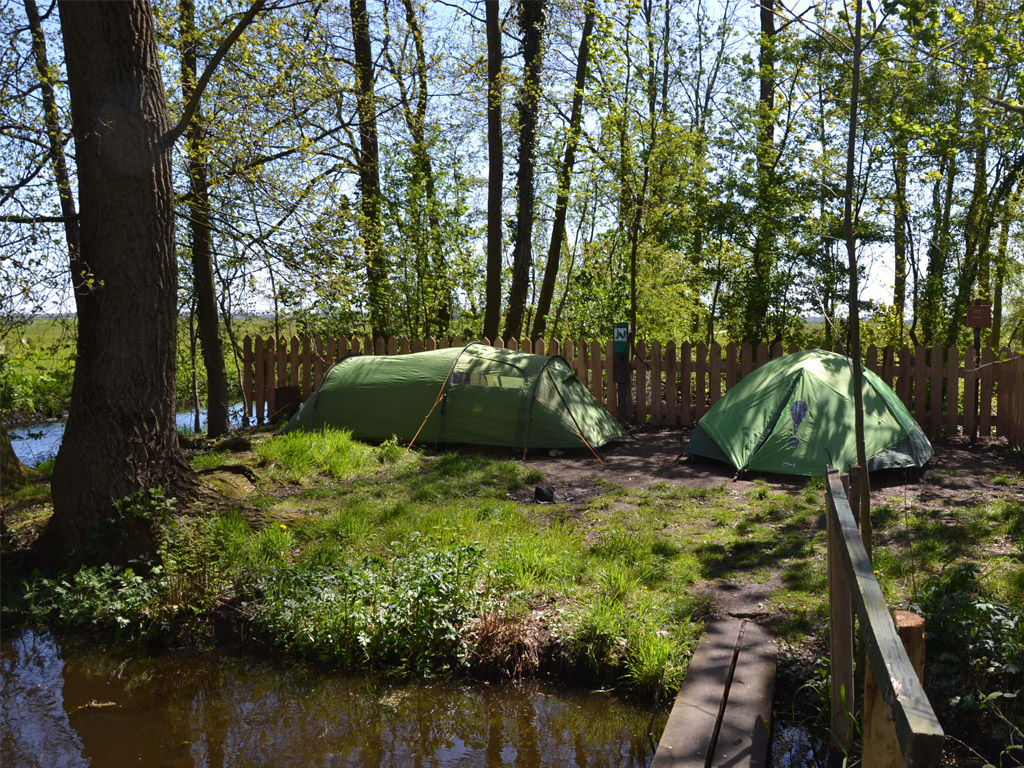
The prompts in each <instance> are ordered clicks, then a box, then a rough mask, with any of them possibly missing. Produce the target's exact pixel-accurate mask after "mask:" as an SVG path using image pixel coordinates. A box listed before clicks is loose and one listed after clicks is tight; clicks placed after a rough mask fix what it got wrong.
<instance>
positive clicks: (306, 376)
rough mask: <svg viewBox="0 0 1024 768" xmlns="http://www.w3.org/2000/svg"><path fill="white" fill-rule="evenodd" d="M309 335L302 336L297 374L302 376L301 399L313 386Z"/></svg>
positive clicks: (305, 396) (307, 395)
mask: <svg viewBox="0 0 1024 768" xmlns="http://www.w3.org/2000/svg"><path fill="white" fill-rule="evenodd" d="M309 347H310V343H309V336H303V337H302V370H301V371H299V374H300V375H301V376H302V399H303V400H305V399H306V398H307V397H309V393H310V392H311V391H312V388H313V364H312V363H313V360H312V354H311V352H310V349H309Z"/></svg>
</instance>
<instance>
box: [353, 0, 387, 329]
mask: <svg viewBox="0 0 1024 768" xmlns="http://www.w3.org/2000/svg"><path fill="white" fill-rule="evenodd" d="M349 8H350V9H351V14H352V45H353V49H354V54H355V69H356V72H355V74H356V104H357V110H358V113H359V210H360V218H361V220H362V221H361V224H362V234H363V250H364V251H365V254H366V255H365V258H366V288H367V300H368V303H369V311H370V326H371V329H372V333H373V336H374V338H380V337H384V336H387V334H388V332H389V330H390V325H391V323H390V318H389V315H390V312H389V309H388V295H387V284H386V283H387V269H386V267H385V259H384V243H383V239H384V233H383V225H382V223H381V211H380V208H381V196H380V148H379V145H378V142H377V104H376V99H375V97H374V92H373V51H372V49H371V47H370V20H369V17H368V16H367V13H366V0H350V2H349Z"/></svg>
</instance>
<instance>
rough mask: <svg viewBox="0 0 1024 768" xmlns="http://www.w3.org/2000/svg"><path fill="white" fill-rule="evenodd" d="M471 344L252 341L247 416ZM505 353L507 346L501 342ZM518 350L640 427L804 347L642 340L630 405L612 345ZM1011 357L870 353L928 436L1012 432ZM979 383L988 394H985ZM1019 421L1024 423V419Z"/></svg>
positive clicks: (695, 412) (698, 410)
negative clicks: (1007, 381)
mask: <svg viewBox="0 0 1024 768" xmlns="http://www.w3.org/2000/svg"><path fill="white" fill-rule="evenodd" d="M464 343H465V342H464V340H462V339H457V338H456V339H436V340H435V339H427V340H426V341H421V340H418V339H417V340H410V339H396V338H394V337H391V338H390V339H387V340H385V339H380V338H379V339H376V340H372V339H370V338H351V339H349V338H347V337H345V336H341V337H338V338H333V337H332V338H310V337H303V338H301V339H300V338H298V337H296V336H292V337H291V338H290V339H286V338H281V339H276V340H275V339H274V338H273V337H268V338H263V337H259V336H257V337H255V338H251V337H248V336H247V337H246V338H245V341H244V354H243V397H244V399H245V404H246V413H247V414H248V415H249V418H250V419H252V420H254V421H255V422H256V423H262V422H263V421H265V420H267V419H268V418H269V417H270V416H271V415H272V414H273V413H274V412H275V410H276V407H277V405H278V404H277V403H276V402H275V396H274V389H275V388H276V387H285V386H293V387H298V388H299V390H300V396H301V397H302V399H305V398H306V397H308V396H309V394H310V393H311V392H314V391H315V390H316V388H317V387H318V386H319V385H320V382H321V381H322V379H323V376H324V374H325V373H326V371H327V370H328V368H330V366H331V364H332V363H333V362H334V361H335V360H337V359H338V358H340V357H343V356H344V355H347V354H353V353H356V354H364V355H366V354H372V355H396V354H408V353H409V352H422V351H424V350H429V349H438V348H442V347H455V346H462V345H463V344H464ZM494 346H496V347H501V346H504V345H503V344H502V342H501V340H498V341H497V342H496V343H495V345H494ZM508 347H509V348H510V349H521V350H523V351H525V352H537V353H541V354H548V355H562V356H563V357H564V358H565V359H566V360H567V361H568V362H569V365H570V366H572V368H573V370H574V371H575V372H576V375H577V376H578V377H579V379H580V381H581V382H583V384H584V385H585V386H586V387H587V388H588V389H589V390H590V391H591V393H592V394H593V395H594V397H595V398H597V400H598V401H599V402H600V403H602V404H603V405H604V406H605V407H607V408H608V409H609V410H610V411H612V412H613V413H616V414H618V415H621V416H623V417H624V418H626V419H628V420H629V421H632V422H634V423H637V424H651V425H654V426H660V425H667V426H690V425H693V424H696V423H697V421H699V420H700V418H701V417H702V416H703V415H704V414H705V413H706V412H707V410H708V409H709V408H710V407H711V406H712V405H714V404H715V403H716V402H717V401H718V400H719V399H720V398H721V397H722V395H723V394H724V393H725V392H726V391H727V390H728V389H729V388H730V387H732V386H733V385H734V384H735V383H736V382H737V381H738V380H739V379H741V378H742V377H743V376H745V375H746V374H748V373H749V372H750V371H752V370H754V369H755V368H757V367H759V366H761V365H764V364H765V363H766V362H768V360H769V359H774V358H776V357H779V356H781V355H783V354H786V353H793V352H796V351H798V348H797V347H796V346H795V345H791V346H790V347H789V348H788V349H785V350H784V349H783V347H782V345H781V344H776V345H775V346H774V347H772V349H771V350H769V349H768V347H767V346H765V345H764V344H758V345H757V346H756V347H753V348H752V347H751V346H750V345H749V344H743V345H740V346H737V345H735V344H732V343H730V344H727V345H725V347H722V346H721V345H719V344H718V343H717V342H716V343H714V344H711V345H710V347H709V346H708V345H706V344H704V343H699V344H693V345H691V344H688V343H684V344H676V343H675V342H671V341H670V342H668V343H667V344H661V343H660V342H653V343H651V344H646V343H645V342H642V341H641V342H638V343H637V345H636V355H635V357H634V358H633V359H632V361H631V363H630V369H631V378H632V382H631V385H630V394H631V397H630V400H629V402H626V403H621V404H620V403H618V402H617V401H616V400H617V397H616V387H615V386H614V385H613V384H612V383H611V360H612V342H611V341H577V340H572V339H565V340H558V339H552V340H548V341H541V342H537V343H533V342H531V341H530V340H529V339H525V340H524V341H523V342H522V344H517V343H516V342H515V340H512V341H511V342H509V344H508ZM1010 356H1011V353H1010V350H1008V349H1004V350H1002V351H999V352H996V351H994V350H992V349H983V350H982V351H981V359H980V363H978V362H976V360H975V353H974V350H973V349H968V350H966V351H961V350H960V349H958V348H957V347H955V346H954V347H950V348H949V349H947V350H943V349H942V348H941V347H939V346H935V347H931V348H930V349H926V348H925V347H917V348H916V349H913V350H911V349H910V348H909V347H906V346H904V347H902V348H900V349H894V348H892V347H884V348H883V349H881V350H879V349H878V348H876V347H875V346H874V345H872V346H869V347H868V348H867V350H866V352H865V356H864V362H865V365H866V366H867V367H868V368H870V369H871V370H872V371H874V372H875V373H876V374H878V375H879V376H880V377H881V378H882V380H883V381H885V383H886V384H888V385H889V386H890V387H892V388H893V389H894V390H895V391H896V393H897V394H898V395H899V397H900V399H901V400H902V401H903V402H904V403H905V404H906V405H907V407H908V408H909V409H910V411H911V413H912V414H913V415H914V418H916V419H917V422H918V423H919V424H920V425H921V427H922V429H924V430H925V431H926V432H927V433H928V434H930V435H932V436H938V435H941V434H954V433H956V432H957V431H958V429H962V430H963V432H964V434H968V435H970V434H973V433H974V430H975V429H977V430H978V431H979V432H980V433H981V434H982V435H990V434H992V433H993V432H995V434H997V435H1003V434H1005V433H1006V432H1005V430H1006V429H1008V428H1009V427H1008V426H1007V422H1006V421H1005V419H1004V417H1003V409H1002V408H996V403H997V399H998V397H999V395H1000V393H1001V392H1002V391H1004V390H1005V388H1004V387H1001V385H1000V379H999V376H1000V375H1002V374H1001V373H1000V372H1001V371H1006V372H1007V373H1006V375H1011V369H1010V368H1007V367H1006V366H1005V364H994V363H996V362H997V361H998V360H1002V359H1006V358H1008V357H1010ZM975 382H978V386H977V390H978V396H977V397H975V389H976V387H975ZM1017 423H1020V421H1019V420H1018V422H1017Z"/></svg>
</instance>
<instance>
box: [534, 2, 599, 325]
mask: <svg viewBox="0 0 1024 768" xmlns="http://www.w3.org/2000/svg"><path fill="white" fill-rule="evenodd" d="M594 16H595V12H594V8H593V6H589V7H588V8H587V15H586V18H585V19H584V20H583V36H582V38H581V39H580V50H579V54H578V55H577V57H576V89H575V91H574V92H573V97H572V110H571V112H570V114H569V136H568V138H566V140H565V157H564V158H563V160H562V165H561V167H560V168H559V169H558V197H557V199H556V200H555V220H554V223H553V224H552V225H551V244H550V246H549V247H548V260H547V264H546V266H545V268H544V279H543V281H542V283H541V287H540V297H539V298H538V299H537V318H536V320H534V323H533V334H532V336H533V338H535V339H539V338H541V337H542V336H543V335H544V331H545V329H546V328H547V321H548V317H547V316H548V312H549V311H550V310H551V298H552V296H553V295H554V293H555V279H556V278H557V277H558V264H559V261H560V260H561V257H562V244H563V243H564V242H565V218H566V212H567V210H568V208H569V182H570V180H571V179H572V167H573V165H574V164H575V162H576V145H577V143H578V142H579V137H580V121H581V118H582V115H583V89H584V88H585V87H586V84H587V59H588V57H589V55H590V35H591V33H592V32H593V31H594Z"/></svg>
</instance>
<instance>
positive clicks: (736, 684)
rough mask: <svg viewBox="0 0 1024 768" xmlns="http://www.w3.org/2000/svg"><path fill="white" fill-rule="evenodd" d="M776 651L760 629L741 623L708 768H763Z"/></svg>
mask: <svg viewBox="0 0 1024 768" xmlns="http://www.w3.org/2000/svg"><path fill="white" fill-rule="evenodd" d="M777 662H778V648H777V646H776V644H775V640H774V638H772V637H771V636H770V635H769V634H768V633H767V632H766V631H765V630H764V629H763V628H762V627H760V626H759V625H757V624H755V623H754V622H752V621H745V622H744V623H743V629H742V638H741V640H740V643H739V646H738V647H737V650H736V664H735V667H734V671H733V675H732V682H730V683H729V695H728V696H727V698H726V702H725V711H724V712H723V713H722V724H721V726H720V727H719V730H718V742H717V743H716V744H715V754H714V757H713V758H712V761H711V765H712V768H715V767H716V766H729V767H730V768H764V766H766V765H767V764H768V744H769V741H770V739H771V732H772V694H773V693H774V691H775V667H776V663H777Z"/></svg>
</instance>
